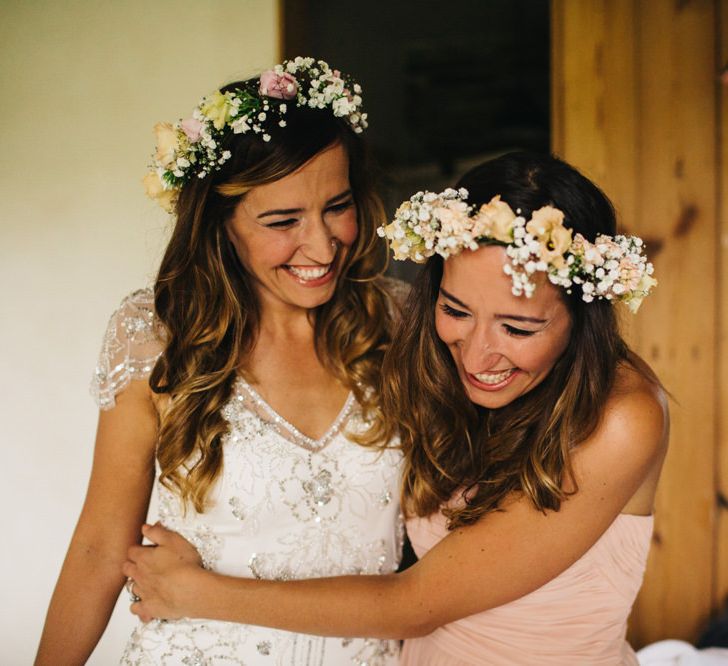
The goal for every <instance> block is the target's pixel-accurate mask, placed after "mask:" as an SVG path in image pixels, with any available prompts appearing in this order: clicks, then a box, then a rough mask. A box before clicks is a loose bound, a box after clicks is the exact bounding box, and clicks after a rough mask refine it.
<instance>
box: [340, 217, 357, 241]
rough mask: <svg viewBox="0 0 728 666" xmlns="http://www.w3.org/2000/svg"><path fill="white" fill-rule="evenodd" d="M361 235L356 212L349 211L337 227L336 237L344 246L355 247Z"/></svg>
mask: <svg viewBox="0 0 728 666" xmlns="http://www.w3.org/2000/svg"><path fill="white" fill-rule="evenodd" d="M358 233H359V224H358V223H357V221H356V211H354V210H352V211H347V213H346V215H344V216H343V218H342V219H341V220H339V223H338V224H337V225H336V237H337V238H338V239H339V241H340V242H341V243H342V244H343V245H353V244H354V241H355V240H356V237H357V234H358Z"/></svg>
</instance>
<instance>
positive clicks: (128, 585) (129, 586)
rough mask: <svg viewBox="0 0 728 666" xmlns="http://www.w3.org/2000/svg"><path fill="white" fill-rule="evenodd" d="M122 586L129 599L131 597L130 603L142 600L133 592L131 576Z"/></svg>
mask: <svg viewBox="0 0 728 666" xmlns="http://www.w3.org/2000/svg"><path fill="white" fill-rule="evenodd" d="M124 587H125V588H126V591H127V592H128V594H129V599H131V601H132V603H137V602H138V601H141V600H142V599H141V597H140V596H139V595H137V594H135V593H134V579H133V578H127V579H126V583H125V585H124Z"/></svg>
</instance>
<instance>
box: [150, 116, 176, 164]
mask: <svg viewBox="0 0 728 666" xmlns="http://www.w3.org/2000/svg"><path fill="white" fill-rule="evenodd" d="M154 133H155V134H156V137H157V152H156V154H155V156H154V157H155V158H156V160H157V162H159V164H160V165H161V166H163V167H164V168H165V169H166V168H168V167H169V166H170V165H172V164H174V161H175V159H176V157H175V154H176V152H177V148H178V147H179V139H178V137H177V130H176V129H175V128H174V127H173V126H172V125H171V124H170V123H157V124H156V125H155V126H154Z"/></svg>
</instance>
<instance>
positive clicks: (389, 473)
mask: <svg viewBox="0 0 728 666" xmlns="http://www.w3.org/2000/svg"><path fill="white" fill-rule="evenodd" d="M159 331H160V327H159V325H158V323H157V322H156V319H155V316H154V311H153V305H152V299H151V292H150V291H148V290H146V291H138V292H134V294H132V295H131V296H129V297H128V298H127V299H125V301H124V302H123V303H122V306H121V308H120V309H119V310H118V311H117V312H116V313H115V314H114V316H113V317H112V320H111V322H110V324H109V328H108V330H107V333H106V336H105V338H104V343H103V348H102V354H101V360H100V362H99V365H98V368H97V370H96V373H95V376H94V381H93V387H92V391H93V393H94V395H95V396H96V397H97V399H98V401H99V404H100V406H101V407H102V408H106V409H110V408H112V407H113V405H114V396H115V395H116V394H117V393H118V392H119V391H121V390H123V389H124V388H125V387H126V386H127V385H128V383H129V382H130V381H132V380H134V379H143V378H145V377H146V376H148V374H149V372H150V371H151V368H152V367H153V365H154V362H155V361H156V359H157V357H158V354H159V353H161V351H162V349H163V342H162V339H161V337H160V333H159ZM222 415H223V417H224V418H225V419H226V420H227V422H228V423H229V425H230V428H229V432H228V433H227V435H225V437H224V438H223V441H222V447H223V448H222V450H223V470H222V473H221V475H220V477H219V478H218V480H217V481H216V483H215V484H214V486H213V488H212V490H211V492H210V495H209V502H208V503H209V507H208V508H207V510H206V511H205V512H202V513H200V512H196V511H194V510H193V509H192V508H191V507H187V510H186V511H185V510H184V508H183V506H182V504H181V502H180V500H179V499H178V497H177V496H176V495H174V494H173V493H172V492H170V491H169V490H168V489H166V488H165V487H164V486H162V485H161V484H160V483H159V482H157V483H156V492H157V494H158V498H159V519H160V520H161V521H162V523H163V524H165V525H166V526H167V527H169V528H170V529H173V530H175V531H177V532H179V533H180V534H182V535H183V536H184V537H185V538H186V539H187V540H188V541H190V542H191V543H192V544H194V545H195V547H196V548H197V549H198V551H199V552H200V554H201V557H202V559H203V563H204V565H205V566H206V567H208V568H210V569H212V570H215V571H219V572H221V573H224V574H228V575H232V576H240V577H247V578H265V579H277V580H290V579H300V578H311V577H321V576H331V575H342V574H377V573H391V572H393V571H394V570H396V568H397V566H398V563H399V559H400V553H401V547H402V540H403V537H404V524H403V521H402V517H401V514H400V509H399V502H398V497H399V481H400V477H399V475H400V469H399V463H400V453H399V452H398V451H397V450H395V449H393V448H392V449H387V450H385V451H383V452H380V451H378V450H372V449H369V448H366V447H362V446H359V445H357V444H355V443H353V442H352V441H351V440H350V439H348V437H347V434H348V433H355V432H361V431H362V430H363V429H364V428H366V425H367V424H366V422H365V421H364V418H363V416H362V413H361V409H360V407H359V405H358V403H357V402H356V400H355V399H354V397H353V395H349V397H348V398H347V400H346V402H345V404H344V405H343V407H342V409H341V411H340V413H339V415H338V417H337V418H336V420H335V421H334V423H333V424H332V425H331V427H330V428H329V429H328V431H327V432H326V433H325V434H324V435H323V436H322V437H321V438H320V439H318V440H313V439H311V438H309V437H306V436H305V435H303V434H302V433H300V432H299V431H298V430H297V429H296V428H295V427H294V426H293V425H292V424H290V423H288V422H287V421H286V420H285V419H283V418H282V417H281V416H280V415H278V414H277V413H276V412H275V410H273V409H272V408H271V407H270V406H269V405H268V404H267V403H266V402H265V400H263V398H262V397H261V396H260V395H259V394H258V393H257V391H256V390H255V389H254V388H253V387H252V386H250V384H248V382H246V381H245V380H244V379H243V378H242V377H238V378H236V380H235V382H234V385H233V391H232V395H231V397H230V399H229V400H228V402H227V404H226V405H225V406H224V407H223V409H222ZM397 654H398V645H397V643H396V642H393V641H380V640H372V639H334V638H322V637H316V636H304V635H300V634H293V633H289V632H283V631H276V630H271V629H265V628H260V627H253V626H247V625H235V624H231V623H224V622H213V621H198V620H181V621H176V622H165V623H161V622H150V623H148V624H146V625H140V626H139V627H138V628H137V629H136V630H135V632H134V634H133V635H132V638H131V639H130V641H129V644H128V645H127V648H126V651H125V653H124V657H123V659H122V663H124V664H200V665H203V664H215V665H217V664H258V663H260V664H317V665H318V664H320V665H331V666H333V665H334V664H336V665H337V666H338V665H339V664H347V663H348V664H370V665H372V666H374V665H382V666H384V665H391V664H395V663H396V661H397Z"/></svg>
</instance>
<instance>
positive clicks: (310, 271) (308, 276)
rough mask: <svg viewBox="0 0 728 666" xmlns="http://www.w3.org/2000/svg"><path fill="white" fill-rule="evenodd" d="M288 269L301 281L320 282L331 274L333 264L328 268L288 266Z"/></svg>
mask: <svg viewBox="0 0 728 666" xmlns="http://www.w3.org/2000/svg"><path fill="white" fill-rule="evenodd" d="M287 268H288V270H289V271H291V273H293V274H294V275H295V276H296V277H297V278H300V279H301V280H318V279H319V278H322V277H323V276H324V275H326V273H328V272H329V269H330V268H331V264H329V265H328V266H317V267H316V268H300V267H298V266H288V267H287Z"/></svg>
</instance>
